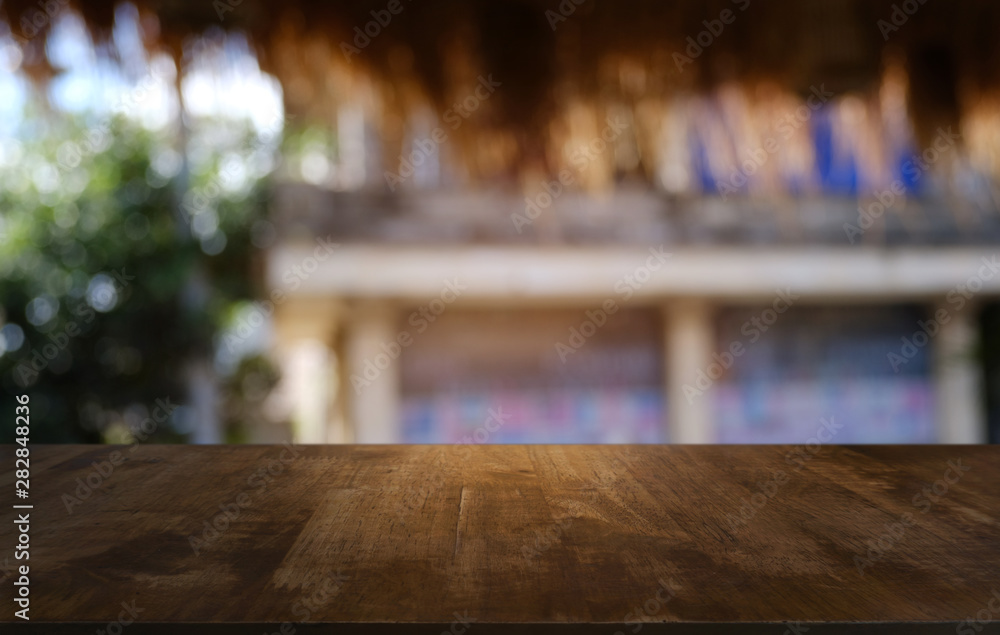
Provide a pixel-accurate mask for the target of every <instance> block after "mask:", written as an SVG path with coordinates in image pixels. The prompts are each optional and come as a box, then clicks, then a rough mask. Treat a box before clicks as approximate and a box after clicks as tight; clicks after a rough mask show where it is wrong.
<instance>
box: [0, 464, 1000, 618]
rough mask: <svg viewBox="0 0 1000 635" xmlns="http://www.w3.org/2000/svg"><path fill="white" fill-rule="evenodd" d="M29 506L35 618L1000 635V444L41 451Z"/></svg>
mask: <svg viewBox="0 0 1000 635" xmlns="http://www.w3.org/2000/svg"><path fill="white" fill-rule="evenodd" d="M0 451H2V452H3V457H4V459H3V461H4V472H3V474H2V476H0V487H2V489H3V491H4V492H5V496H8V497H9V500H10V501H12V503H10V504H17V503H22V502H24V501H19V500H16V499H14V498H13V496H12V493H13V491H14V480H15V478H14V473H13V470H12V465H11V464H12V463H13V461H12V460H9V457H12V456H13V454H14V446H0ZM28 502H29V503H30V504H32V505H34V507H33V509H31V510H30V538H31V543H30V546H31V548H30V554H31V558H30V591H31V592H30V599H31V604H30V607H31V608H30V613H29V614H30V616H31V622H30V627H29V628H32V629H34V630H33V631H32V632H39V633H52V634H54V635H58V634H60V633H70V632H73V633H75V632H91V633H92V632H95V630H96V629H100V630H101V631H103V632H107V633H111V634H114V635H117V633H119V632H124V633H126V635H131V634H136V635H138V634H139V633H202V632H204V633H246V634H247V635H252V634H259V633H283V634H286V635H287V634H288V633H293V632H294V633H342V632H348V633H349V632H358V633H395V632H406V633H428V634H433V635H438V634H440V633H442V632H446V633H449V634H452V635H462V634H463V633H466V632H468V634H469V635H477V634H479V633H482V634H483V635H486V634H490V633H501V632H503V633H506V632H537V633H547V634H553V633H555V634H558V633H570V632H573V633H595V634H602V635H615V634H616V633H619V632H620V633H621V634H630V633H635V632H638V631H639V630H640V629H641V630H642V632H644V633H678V634H679V633H693V634H708V633H718V634H721V633H743V632H747V633H771V634H773V635H783V634H785V633H809V635H815V634H817V633H958V635H965V634H968V635H973V634H978V633H998V632H1000V622H997V620H1000V447H996V446H993V447H990V446H818V445H816V446H812V447H811V448H804V447H803V448H793V447H791V446H214V447H205V446H141V445H140V446H133V447H132V448H130V447H128V446H125V447H121V446H117V447H116V446H36V447H34V448H32V474H31V492H30V499H29V500H28ZM10 504H7V505H5V508H6V509H5V510H4V512H3V514H4V515H3V519H2V521H0V562H2V559H3V558H4V557H8V556H12V554H13V553H14V543H15V541H16V540H17V536H18V532H17V529H16V527H15V525H14V523H13V522H12V517H13V516H14V514H13V513H11V509H10ZM16 511H18V512H21V511H22V510H16ZM8 562H13V558H12V557H10V559H9V561H8ZM16 564H23V563H21V562H18V563H16ZM12 574H13V572H11V571H9V570H8V575H7V577H6V579H5V580H4V582H3V588H4V598H5V600H4V602H3V606H4V609H3V615H2V617H0V632H3V633H8V632H9V633H16V632H24V629H25V628H26V623H24V622H22V621H21V620H16V619H15V618H14V617H13V612H14V610H16V609H17V607H16V606H15V605H13V604H12V602H10V594H11V589H12V588H15V587H13V586H12V585H13V578H14V575H12ZM178 622H184V623H186V624H185V625H184V626H179V625H178V624H177V623H178ZM43 623H45V624H43Z"/></svg>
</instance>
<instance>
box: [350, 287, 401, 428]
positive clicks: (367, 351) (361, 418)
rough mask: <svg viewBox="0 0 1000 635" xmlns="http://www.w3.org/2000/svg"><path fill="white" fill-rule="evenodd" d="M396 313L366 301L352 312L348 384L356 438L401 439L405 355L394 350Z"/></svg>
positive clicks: (381, 305) (378, 304) (386, 306)
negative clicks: (401, 357)
mask: <svg viewBox="0 0 1000 635" xmlns="http://www.w3.org/2000/svg"><path fill="white" fill-rule="evenodd" d="M396 318H397V315H396V311H395V310H394V309H393V308H392V307H391V306H388V305H385V304H381V303H365V304H363V305H360V306H358V307H357V309H356V310H355V311H354V312H353V313H352V315H351V318H350V326H349V328H348V329H347V331H346V333H345V335H346V341H345V343H344V349H345V350H344V354H345V357H346V360H345V361H346V368H345V370H344V372H345V375H346V376H345V377H344V382H343V385H344V389H345V390H346V391H347V402H348V404H349V407H348V416H347V419H348V423H349V425H350V426H351V427H352V428H353V431H354V439H355V442H356V443H399V442H400V441H401V433H400V427H399V426H400V413H399V402H400V393H399V391H400V381H399V376H400V372H399V358H398V356H397V357H393V355H392V351H393V350H394V348H393V345H394V344H395V342H396V336H397V334H398V331H399V327H398V324H397V319H396ZM397 348H398V347H397Z"/></svg>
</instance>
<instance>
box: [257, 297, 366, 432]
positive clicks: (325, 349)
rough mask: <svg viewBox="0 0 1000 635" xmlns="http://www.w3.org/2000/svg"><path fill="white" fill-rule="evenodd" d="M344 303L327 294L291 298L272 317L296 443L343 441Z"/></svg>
mask: <svg viewBox="0 0 1000 635" xmlns="http://www.w3.org/2000/svg"><path fill="white" fill-rule="evenodd" d="M341 311H342V309H341V307H340V306H339V305H338V304H337V303H336V302H335V301H333V300H330V299H325V298H322V299H321V298H289V299H287V300H286V301H284V302H283V303H282V304H280V305H279V306H278V307H277V308H276V310H275V315H274V325H275V348H276V350H277V351H278V352H279V354H280V355H281V371H282V381H281V388H280V390H281V392H282V396H283V399H282V401H283V402H284V403H285V404H286V405H285V408H286V412H287V416H288V417H289V418H290V419H291V422H292V434H293V436H294V440H295V442H296V443H343V442H345V441H349V438H347V435H346V434H345V432H344V430H343V428H344V426H343V418H342V417H341V416H340V415H339V412H340V401H341V399H340V394H339V390H338V381H337V379H338V376H337V367H338V362H339V360H338V356H337V351H336V350H335V348H334V346H333V343H334V342H335V340H336V335H337V331H338V327H339V322H340V313H341Z"/></svg>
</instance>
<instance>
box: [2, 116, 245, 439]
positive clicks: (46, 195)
mask: <svg viewBox="0 0 1000 635" xmlns="http://www.w3.org/2000/svg"><path fill="white" fill-rule="evenodd" d="M28 123H29V124H30V125H29V126H28V129H27V130H26V133H25V134H23V135H21V142H20V143H16V142H15V143H13V144H10V145H8V147H6V148H4V149H3V155H2V156H3V157H4V161H3V162H2V164H0V352H2V354H0V386H2V388H3V390H2V393H0V413H6V414H0V422H2V423H0V431H2V434H3V437H2V438H5V439H8V440H10V439H12V438H13V422H14V417H13V413H14V405H15V404H14V396H15V395H17V394H22V393H27V394H29V395H30V397H31V415H32V419H31V430H32V440H33V441H37V442H94V441H100V440H106V439H109V438H116V437H115V436H114V434H112V433H113V432H114V431H115V430H119V431H121V430H129V431H131V432H132V434H133V435H135V436H137V437H139V438H145V439H148V440H155V441H159V442H166V441H178V440H182V439H183V438H184V433H185V421H184V420H183V419H184V412H185V409H184V408H180V409H178V410H175V411H174V412H173V413H172V415H171V417H170V418H169V419H165V420H164V421H161V422H157V423H156V425H155V430H154V431H153V432H152V433H149V434H142V432H141V428H140V427H141V425H142V423H143V421H146V420H147V418H150V417H153V416H154V414H160V415H161V416H162V413H163V409H162V408H161V409H160V410H159V411H157V410H155V406H156V405H157V404H158V403H159V404H163V403H164V401H166V402H168V403H170V404H172V405H180V404H182V403H183V401H184V399H185V396H186V395H185V391H186V387H185V369H186V366H187V365H188V364H189V363H190V361H191V360H192V359H197V358H201V359H207V360H211V359H212V355H213V351H212V348H213V339H214V338H215V336H216V334H217V332H218V331H219V329H220V328H221V327H222V323H223V321H224V319H225V318H226V316H227V314H228V312H229V310H230V307H231V306H232V305H233V303H234V302H237V301H239V300H241V299H245V298H248V297H250V296H251V294H252V288H251V282H250V280H251V279H252V275H251V272H252V266H253V263H254V261H255V258H256V256H255V254H254V248H253V247H252V246H251V241H250V233H249V232H250V228H251V227H252V226H253V223H254V221H255V220H257V219H259V218H260V217H261V216H262V214H263V208H264V205H263V195H262V188H261V184H260V183H259V182H256V181H252V182H251V183H250V185H248V186H247V187H245V188H243V191H241V192H237V193H236V194H233V193H230V192H224V191H221V190H219V188H215V189H211V188H209V189H208V190H207V191H210V192H216V191H218V192H219V194H218V195H217V196H216V197H214V198H213V199H211V200H210V204H211V213H212V214H214V216H213V218H215V219H217V220H216V221H215V225H217V227H218V232H221V236H224V238H221V240H223V241H224V243H225V248H224V249H222V250H221V251H218V242H216V245H215V247H213V248H211V249H207V250H206V249H205V248H204V244H205V241H204V240H199V239H198V237H197V236H195V233H194V232H192V228H191V226H190V225H191V223H192V214H191V213H190V212H189V211H186V210H185V207H184V205H183V204H182V202H183V201H184V200H185V199H184V196H185V192H189V191H190V190H191V189H192V188H197V187H200V186H204V185H205V184H211V183H212V182H213V180H215V179H217V174H218V170H219V165H220V159H219V158H218V157H212V156H210V157H209V158H208V159H204V160H202V161H201V162H200V163H199V165H198V168H197V169H192V170H191V171H188V170H183V169H178V167H179V166H180V165H182V164H181V161H180V156H181V155H180V154H179V153H178V152H177V151H176V150H175V149H173V148H171V147H170V140H167V141H164V139H162V138H157V137H156V136H155V135H153V134H151V133H149V132H148V131H146V130H144V129H142V128H140V127H138V126H136V125H134V124H130V123H128V122H126V121H124V120H115V121H114V122H113V124H112V125H111V126H110V127H107V129H106V130H104V132H103V137H101V138H98V139H97V140H96V141H95V142H94V143H82V144H76V145H72V144H71V145H69V146H67V141H66V140H72V139H78V140H83V139H88V138H93V137H94V130H93V129H92V128H91V129H88V128H87V127H86V125H84V123H83V122H81V121H72V120H71V119H68V118H65V117H61V118H59V121H58V122H57V123H56V124H53V123H51V122H43V121H31V122H28ZM98 137H100V135H98ZM249 141H250V139H249V138H248V137H247V136H246V135H245V136H244V139H243V141H242V145H243V147H244V148H246V147H248V146H249V145H251V144H250V143H249ZM81 146H82V147H85V148H88V149H91V151H90V152H86V151H84V152H81V151H80V147H81ZM218 232H217V235H216V239H217V240H219V235H218ZM209 254H213V255H209ZM19 339H20V340H21V341H18V340H19ZM158 400H159V401H158ZM145 428H146V429H147V430H148V429H149V428H150V424H149V423H148V422H147V423H146V427H145Z"/></svg>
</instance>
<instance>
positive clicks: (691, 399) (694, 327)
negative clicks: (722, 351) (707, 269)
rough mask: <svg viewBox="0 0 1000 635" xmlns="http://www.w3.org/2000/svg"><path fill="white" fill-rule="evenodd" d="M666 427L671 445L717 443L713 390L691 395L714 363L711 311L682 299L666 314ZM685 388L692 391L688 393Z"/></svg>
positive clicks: (698, 302)
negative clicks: (699, 380) (699, 377)
mask: <svg viewBox="0 0 1000 635" xmlns="http://www.w3.org/2000/svg"><path fill="white" fill-rule="evenodd" d="M664 326H665V329H666V333H665V337H664V343H665V348H666V350H665V355H666V364H665V366H664V368H665V369H666V396H667V426H668V430H669V439H670V442H671V443H713V442H715V440H716V437H715V430H714V425H713V424H714V422H713V420H712V409H711V395H710V394H709V393H710V392H711V388H709V389H708V390H706V391H704V393H703V394H700V395H696V394H692V389H693V388H694V387H695V386H696V385H697V384H696V380H697V373H698V371H699V370H704V369H706V368H707V367H708V365H709V364H710V363H711V361H712V351H713V347H714V346H715V337H714V325H713V323H712V310H711V306H710V304H709V303H708V302H707V301H704V300H694V299H679V300H675V301H671V302H670V303H669V304H667V306H666V307H665V310H664ZM685 386H688V387H689V389H688V390H685Z"/></svg>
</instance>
